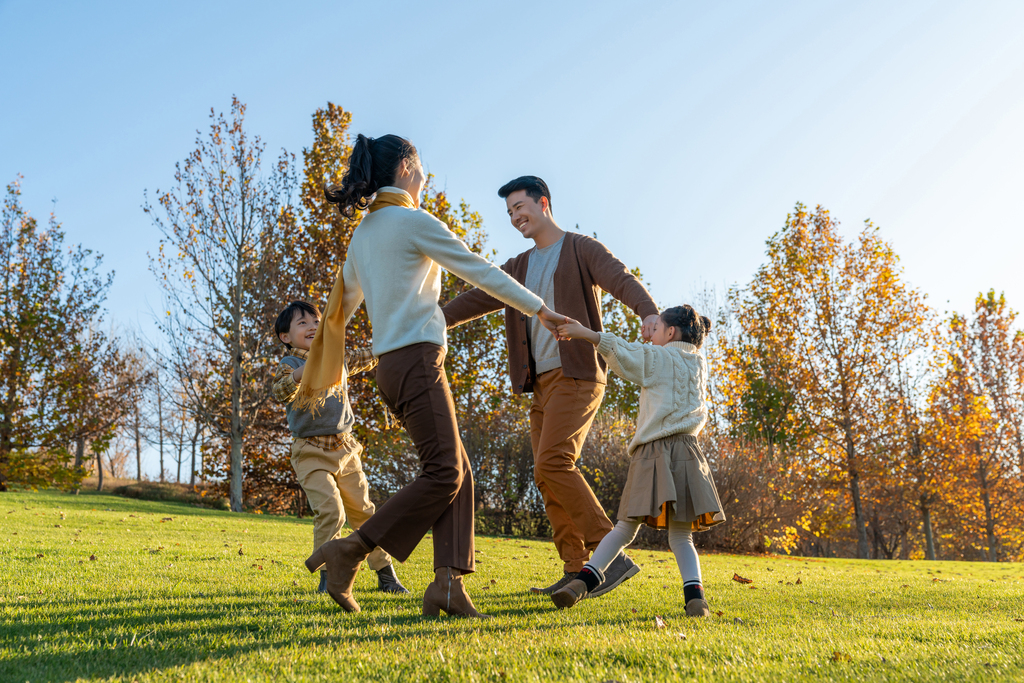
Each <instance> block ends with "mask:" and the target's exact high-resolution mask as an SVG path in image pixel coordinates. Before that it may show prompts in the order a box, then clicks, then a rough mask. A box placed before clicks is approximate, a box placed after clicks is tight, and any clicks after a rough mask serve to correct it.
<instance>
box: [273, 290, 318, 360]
mask: <svg viewBox="0 0 1024 683" xmlns="http://www.w3.org/2000/svg"><path fill="white" fill-rule="evenodd" d="M303 313H306V314H307V315H311V316H313V317H314V318H316V319H317V320H319V319H320V309H319V308H317V307H316V306H314V305H313V304H308V303H306V302H305V301H293V302H291V303H290V304H288V305H287V306H285V307H284V310H283V311H281V313H280V315H278V316H277V322H276V323H274V334H275V335H277V340H278V341H281V335H282V334H288V330H290V329H292V321H293V320H295V316H301V315H302V314H303ZM281 343H282V344H284V345H285V346H287V347H288V348H289V349H290V348H292V345H291V344H288V343H286V342H281Z"/></svg>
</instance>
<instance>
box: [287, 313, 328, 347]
mask: <svg viewBox="0 0 1024 683" xmlns="http://www.w3.org/2000/svg"><path fill="white" fill-rule="evenodd" d="M301 313H302V315H297V316H295V317H294V318H292V324H291V326H289V327H288V331H287V332H286V333H284V334H281V335H279V336H280V337H281V341H283V342H284V343H285V344H289V345H291V346H292V348H296V349H302V350H303V351H309V348H310V347H311V346H312V345H313V337H315V336H316V328H317V327H318V326H319V325H320V318H317V317H316V316H312V315H310V314H309V313H306V312H305V311H301Z"/></svg>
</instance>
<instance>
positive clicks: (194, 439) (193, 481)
mask: <svg viewBox="0 0 1024 683" xmlns="http://www.w3.org/2000/svg"><path fill="white" fill-rule="evenodd" d="M201 428H202V425H201V423H200V422H199V418H198V417H196V428H195V431H193V432H192V465H191V467H192V477H191V479H190V481H189V485H190V486H192V487H193V488H194V487H195V485H196V444H197V443H198V442H199V430H200V429H201Z"/></svg>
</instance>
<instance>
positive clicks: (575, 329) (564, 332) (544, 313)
mask: <svg viewBox="0 0 1024 683" xmlns="http://www.w3.org/2000/svg"><path fill="white" fill-rule="evenodd" d="M537 319H538V320H540V324H541V325H543V326H544V327H545V328H547V330H548V331H549V332H551V334H553V335H555V339H557V340H558V341H562V340H568V339H586V340H587V341H589V342H590V343H592V344H594V345H595V346H596V345H597V344H598V342H600V341H601V335H600V334H598V333H597V332H595V331H594V330H591V329H589V328H587V327H585V326H583V325H582V324H581V323H580V322H579V321H576V320H573V319H572V318H570V317H569V316H567V315H562V314H561V313H555V312H554V311H552V310H551V309H550V308H548V307H547V306H546V305H541V307H540V310H539V311H538V312H537ZM657 322H658V316H657V315H649V316H647V317H646V318H644V323H643V328H642V329H641V331H640V333H641V334H642V335H643V337H644V339H645V340H650V338H651V335H653V334H654V326H655V324H656V323H657Z"/></svg>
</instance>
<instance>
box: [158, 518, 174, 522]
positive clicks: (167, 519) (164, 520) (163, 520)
mask: <svg viewBox="0 0 1024 683" xmlns="http://www.w3.org/2000/svg"><path fill="white" fill-rule="evenodd" d="M160 521H161V522H173V521H174V518H173V517H164V518H163V519H161V520H160Z"/></svg>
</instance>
